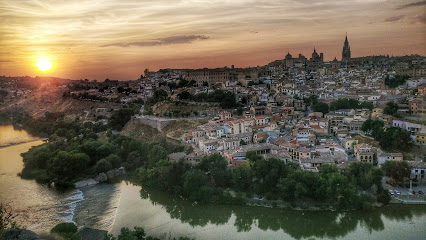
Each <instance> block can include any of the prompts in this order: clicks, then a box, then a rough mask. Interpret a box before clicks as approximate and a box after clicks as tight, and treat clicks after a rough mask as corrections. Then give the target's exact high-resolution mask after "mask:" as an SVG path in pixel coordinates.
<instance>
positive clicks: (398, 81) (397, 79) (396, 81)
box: [385, 75, 410, 88]
mask: <svg viewBox="0 0 426 240" xmlns="http://www.w3.org/2000/svg"><path fill="white" fill-rule="evenodd" d="M409 78H410V76H407V75H396V76H394V77H393V78H391V77H389V75H388V76H386V78H385V85H386V86H388V87H390V88H396V87H398V86H399V85H402V84H405V82H406V81H407V79H409Z"/></svg>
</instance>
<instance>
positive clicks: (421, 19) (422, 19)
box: [417, 14, 426, 24]
mask: <svg viewBox="0 0 426 240" xmlns="http://www.w3.org/2000/svg"><path fill="white" fill-rule="evenodd" d="M417 21H418V22H420V23H423V24H426V14H423V15H420V16H417Z"/></svg>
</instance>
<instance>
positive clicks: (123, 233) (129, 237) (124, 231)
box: [104, 227, 193, 240]
mask: <svg viewBox="0 0 426 240" xmlns="http://www.w3.org/2000/svg"><path fill="white" fill-rule="evenodd" d="M104 239H105V240H160V239H159V238H156V237H152V236H146V233H145V230H144V229H143V228H141V227H134V228H133V230H130V229H129V228H126V227H123V228H121V230H120V234H119V235H118V236H117V237H114V236H113V235H112V234H107V235H106V236H105V237H104ZM171 240H193V239H192V238H189V237H179V238H173V239H171Z"/></svg>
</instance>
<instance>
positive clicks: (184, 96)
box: [177, 91, 193, 100]
mask: <svg viewBox="0 0 426 240" xmlns="http://www.w3.org/2000/svg"><path fill="white" fill-rule="evenodd" d="M177 96H178V97H179V98H180V99H182V100H186V99H192V98H193V95H192V94H191V93H189V92H188V91H182V92H180V93H179V94H178V95H177Z"/></svg>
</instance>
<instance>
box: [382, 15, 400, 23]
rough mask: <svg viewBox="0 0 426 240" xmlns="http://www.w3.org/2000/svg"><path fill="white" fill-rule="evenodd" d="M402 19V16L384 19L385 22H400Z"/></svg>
mask: <svg viewBox="0 0 426 240" xmlns="http://www.w3.org/2000/svg"><path fill="white" fill-rule="evenodd" d="M403 18H404V16H403V15H400V16H394V17H388V18H386V19H385V22H396V21H399V20H401V19H403Z"/></svg>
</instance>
